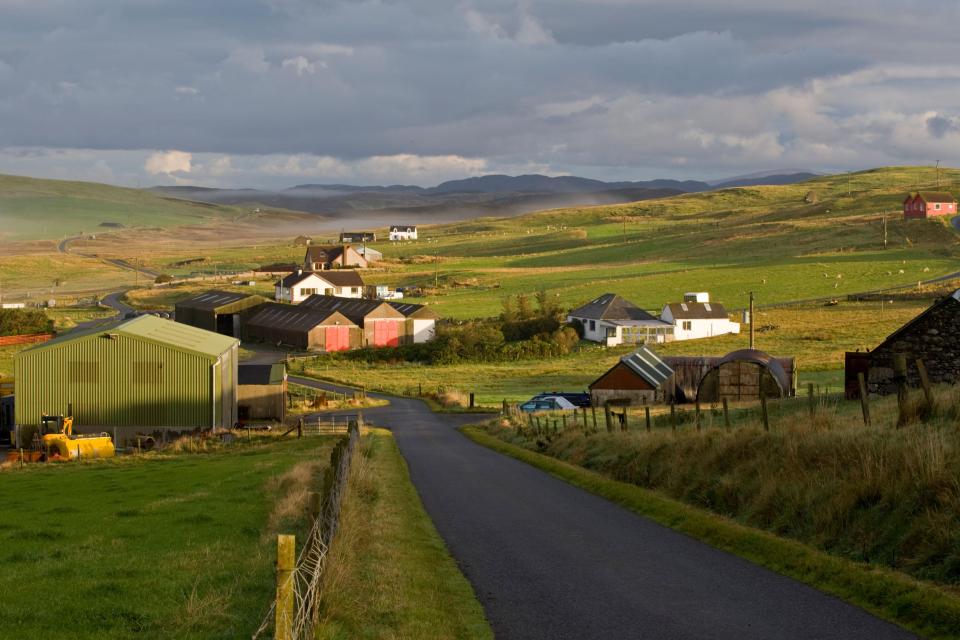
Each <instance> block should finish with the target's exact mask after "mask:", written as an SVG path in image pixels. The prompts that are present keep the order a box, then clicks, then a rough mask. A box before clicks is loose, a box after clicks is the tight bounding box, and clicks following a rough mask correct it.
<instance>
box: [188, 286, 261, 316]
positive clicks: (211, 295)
mask: <svg viewBox="0 0 960 640" xmlns="http://www.w3.org/2000/svg"><path fill="white" fill-rule="evenodd" d="M251 298H252V299H253V300H251V303H254V304H258V303H260V302H263V301H264V298H263V297H262V296H258V295H255V294H250V293H238V292H236V291H220V290H218V289H212V290H210V291H204V292H203V293H198V294H197V295H195V296H190V297H189V298H185V299H183V300H180V301H178V302H177V304H176V306H178V307H184V308H189V309H200V310H203V311H216V310H217V309H222V308H223V307H227V306H230V305H232V304H235V303H237V302H241V301H244V300H247V299H251Z"/></svg>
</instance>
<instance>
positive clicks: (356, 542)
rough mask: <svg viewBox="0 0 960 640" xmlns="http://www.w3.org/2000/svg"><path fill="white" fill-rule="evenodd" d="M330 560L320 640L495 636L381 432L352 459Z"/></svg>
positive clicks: (403, 466)
mask: <svg viewBox="0 0 960 640" xmlns="http://www.w3.org/2000/svg"><path fill="white" fill-rule="evenodd" d="M330 554H331V555H330V558H329V564H328V565H327V570H326V574H325V576H324V585H323V597H322V613H321V625H320V629H319V632H318V634H317V637H318V638H322V639H325V640H335V639H341V638H342V639H347V638H350V639H353V638H416V639H418V640H430V639H433V638H436V639H438V640H439V639H441V638H492V637H493V633H492V632H491V630H490V627H489V625H488V624H487V622H486V619H485V618H484V614H483V609H482V608H481V607H480V603H479V602H477V599H476V598H475V597H474V594H473V591H472V589H471V587H470V584H469V583H468V582H467V580H466V578H464V577H463V574H461V573H460V570H459V569H458V568H457V565H456V563H455V562H454V560H453V558H452V557H451V556H450V554H449V553H448V552H447V549H446V547H445V546H444V544H443V541H442V540H441V538H440V535H439V534H438V533H437V530H436V529H435V528H434V526H433V522H432V521H431V520H430V517H429V516H428V515H427V513H426V512H425V511H424V509H423V505H422V504H421V502H420V497H419V496H418V495H417V492H416V490H415V489H414V488H413V485H412V484H411V482H410V477H409V474H408V471H407V466H406V463H405V462H404V460H403V458H402V457H401V455H400V451H399V450H398V449H397V445H396V443H395V442H394V440H393V436H392V435H391V434H390V433H389V432H388V431H386V430H383V429H371V430H370V431H369V432H368V433H367V435H366V437H365V438H364V442H363V445H362V448H361V452H360V455H358V456H357V457H356V458H355V460H354V464H353V465H352V468H351V470H350V480H349V484H348V488H347V493H346V497H345V500H344V502H343V507H342V511H341V519H340V528H339V530H338V532H337V536H336V538H335V539H334V542H333V545H332V547H331V550H330Z"/></svg>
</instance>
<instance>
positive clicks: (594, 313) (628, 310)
mask: <svg viewBox="0 0 960 640" xmlns="http://www.w3.org/2000/svg"><path fill="white" fill-rule="evenodd" d="M567 315H569V316H571V317H573V318H587V319H589V320H654V321H656V320H657V318H656V317H654V316H652V315H650V314H649V313H647V312H646V311H644V310H643V309H641V308H640V307H638V306H637V305H635V304H633V303H632V302H630V301H629V300H625V299H624V298H621V297H620V296H618V295H617V294H615V293H605V294H603V295H602V296H600V297H599V298H594V299H593V300H591V301H590V302H588V303H587V304H585V305H583V306H581V307H577V308H576V309H574V310H573V311H571V312H570V313H568V314H567Z"/></svg>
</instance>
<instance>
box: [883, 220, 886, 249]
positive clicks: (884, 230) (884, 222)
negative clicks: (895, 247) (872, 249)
mask: <svg viewBox="0 0 960 640" xmlns="http://www.w3.org/2000/svg"><path fill="white" fill-rule="evenodd" d="M883 248H884V249H886V248H887V213H886V211H884V213H883Z"/></svg>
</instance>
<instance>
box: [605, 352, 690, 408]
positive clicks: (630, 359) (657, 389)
mask: <svg viewBox="0 0 960 640" xmlns="http://www.w3.org/2000/svg"><path fill="white" fill-rule="evenodd" d="M672 375H673V369H671V368H670V367H669V366H668V365H667V364H666V363H665V362H664V361H663V359H661V358H660V356H658V355H657V354H656V353H654V351H653V350H652V349H650V348H649V347H644V346H641V347H640V348H639V349H637V350H636V351H634V352H633V353H631V354H629V355H625V356H623V357H622V358H620V360H619V362H617V364H615V365H613V367H611V368H610V369H609V370H607V372H606V373H604V374H603V375H602V376H600V377H599V378H597V379H596V380H594V381H593V382H592V383H590V385H589V389H590V403H591V404H592V405H593V406H595V407H602V406H605V405H608V404H609V405H643V404H653V403H654V402H658V401H662V400H663V399H664V397H665V396H664V383H665V382H666V381H667V380H669V379H670V376H672Z"/></svg>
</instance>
